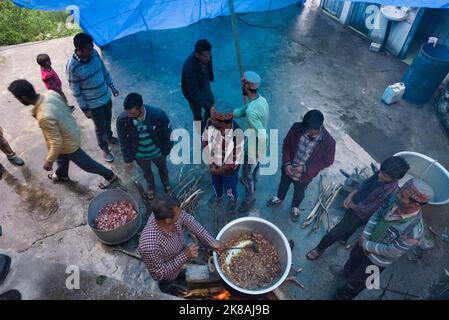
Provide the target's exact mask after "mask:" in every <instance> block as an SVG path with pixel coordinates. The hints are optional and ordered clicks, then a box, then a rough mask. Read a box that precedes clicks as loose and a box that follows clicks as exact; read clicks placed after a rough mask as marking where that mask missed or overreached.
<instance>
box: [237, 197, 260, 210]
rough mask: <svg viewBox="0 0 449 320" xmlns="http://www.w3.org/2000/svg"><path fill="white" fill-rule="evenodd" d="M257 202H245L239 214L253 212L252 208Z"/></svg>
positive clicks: (240, 207) (241, 205)
mask: <svg viewBox="0 0 449 320" xmlns="http://www.w3.org/2000/svg"><path fill="white" fill-rule="evenodd" d="M255 202H256V199H254V200H252V201H250V202H248V201H243V202H242V203H241V204H240V206H239V212H240V213H245V212H248V211H249V210H251V208H252V207H253V206H254V203H255Z"/></svg>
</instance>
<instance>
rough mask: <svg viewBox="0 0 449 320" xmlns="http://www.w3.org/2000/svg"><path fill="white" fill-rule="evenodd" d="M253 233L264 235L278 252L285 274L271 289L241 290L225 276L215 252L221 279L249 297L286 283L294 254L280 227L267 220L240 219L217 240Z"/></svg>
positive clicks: (229, 226) (222, 230) (226, 239)
mask: <svg viewBox="0 0 449 320" xmlns="http://www.w3.org/2000/svg"><path fill="white" fill-rule="evenodd" d="M251 233H260V234H262V235H263V236H264V237H265V238H266V239H267V240H268V241H270V242H271V244H272V245H273V246H274V247H275V249H276V250H277V251H278V254H279V259H280V261H281V267H282V270H283V273H282V276H281V277H280V278H279V279H278V281H276V283H274V284H273V285H272V286H270V287H267V288H264V289H259V290H250V289H245V288H240V287H238V286H237V285H235V284H234V283H232V282H231V280H229V279H228V278H227V277H226V276H225V275H224V273H223V271H222V269H221V266H220V263H219V262H218V255H217V254H216V253H215V252H214V265H215V268H216V269H217V272H218V274H219V275H220V277H221V278H222V279H223V280H224V281H225V282H226V283H227V284H228V285H229V286H230V287H231V288H233V289H235V290H237V291H239V292H242V293H245V294H249V295H262V294H265V293H268V292H270V291H272V290H274V289H276V288H277V287H278V286H280V285H281V284H282V283H283V282H284V281H285V278H287V276H288V273H289V272H290V267H291V264H292V252H291V249H290V245H289V243H288V240H287V238H286V237H285V236H284V234H283V233H282V231H281V230H279V228H278V227H276V226H275V225H274V224H272V223H271V222H269V221H267V220H265V219H261V218H256V217H245V218H240V219H236V220H234V221H232V222H230V223H228V224H227V225H225V226H224V227H223V229H221V231H220V232H219V233H218V235H217V240H220V241H224V242H226V241H229V240H231V239H234V238H236V237H239V236H241V235H243V234H251Z"/></svg>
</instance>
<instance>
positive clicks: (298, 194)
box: [277, 168, 309, 208]
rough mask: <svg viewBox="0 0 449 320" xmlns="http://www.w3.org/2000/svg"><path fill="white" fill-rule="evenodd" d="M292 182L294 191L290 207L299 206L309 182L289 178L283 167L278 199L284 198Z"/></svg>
mask: <svg viewBox="0 0 449 320" xmlns="http://www.w3.org/2000/svg"><path fill="white" fill-rule="evenodd" d="M292 183H293V187H294V192H293V199H292V208H293V207H296V208H297V207H299V205H300V204H301V202H302V200H303V199H304V194H305V192H306V188H307V185H308V184H309V183H304V182H301V181H294V180H293V179H292V178H290V177H289V176H288V175H287V174H286V173H285V172H284V168H282V175H281V182H280V183H279V188H278V193H277V196H278V198H279V199H281V200H284V199H285V196H286V195H287V191H288V189H289V188H290V184H292Z"/></svg>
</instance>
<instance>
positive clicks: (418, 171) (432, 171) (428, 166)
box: [395, 151, 449, 205]
mask: <svg viewBox="0 0 449 320" xmlns="http://www.w3.org/2000/svg"><path fill="white" fill-rule="evenodd" d="M395 156H398V157H402V158H404V159H405V161H407V162H408V164H409V165H410V169H409V170H408V172H407V174H406V175H405V176H404V178H402V179H401V180H400V181H399V185H400V186H402V185H403V184H404V183H405V182H406V181H408V180H409V179H410V178H419V179H422V180H424V181H425V182H426V183H428V184H429V185H430V186H431V187H432V189H433V191H434V196H433V198H432V199H430V201H429V204H432V205H444V204H448V203H449V172H448V170H447V169H446V168H444V167H443V166H442V165H441V164H440V163H438V160H434V159H432V158H430V157H428V156H426V155H424V154H421V153H418V152H413V151H402V152H399V153H396V154H395Z"/></svg>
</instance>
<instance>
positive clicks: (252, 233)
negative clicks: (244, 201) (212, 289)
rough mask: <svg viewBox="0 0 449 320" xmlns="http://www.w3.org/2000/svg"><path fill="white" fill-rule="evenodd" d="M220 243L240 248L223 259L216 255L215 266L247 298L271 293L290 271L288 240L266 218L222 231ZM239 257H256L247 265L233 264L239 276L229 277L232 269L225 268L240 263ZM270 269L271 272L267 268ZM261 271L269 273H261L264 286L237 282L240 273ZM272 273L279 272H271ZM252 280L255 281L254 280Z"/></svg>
mask: <svg viewBox="0 0 449 320" xmlns="http://www.w3.org/2000/svg"><path fill="white" fill-rule="evenodd" d="M217 240H219V241H221V242H223V243H225V244H231V245H232V247H234V248H237V249H231V250H225V251H224V252H223V253H222V254H221V255H220V256H219V255H217V253H215V252H214V265H215V268H216V269H217V272H218V274H219V275H220V277H221V278H222V279H223V280H224V281H225V282H226V284H228V285H229V286H230V287H231V288H233V289H235V290H237V291H239V292H241V293H244V294H248V295H262V294H265V293H268V292H270V291H272V290H274V289H276V288H277V287H278V286H280V285H281V284H282V283H283V282H284V281H285V279H286V278H287V276H288V273H289V272H290V267H291V261H292V254H291V249H290V245H289V243H288V240H287V238H286V237H285V236H284V234H283V233H282V231H281V230H279V228H278V227H276V226H275V225H274V224H272V223H271V222H269V221H267V220H265V219H261V218H256V217H245V218H240V219H236V220H234V221H232V222H230V223H228V224H227V225H226V226H224V227H223V229H221V231H220V232H219V234H218V235H217ZM254 244H255V247H254ZM251 251H253V252H251ZM239 255H249V256H250V257H251V256H252V257H254V258H253V259H252V260H251V261H248V262H249V263H248V266H246V265H238V264H237V265H233V266H232V267H231V268H232V269H233V270H231V271H233V272H235V273H237V274H236V276H230V274H229V271H230V270H225V269H224V268H229V267H230V265H231V264H232V263H236V262H238V261H239V260H238V256H239ZM278 264H279V265H278ZM268 266H269V268H268V269H264V268H267V267H268ZM278 268H279V269H278ZM258 269H260V270H262V271H263V270H266V272H267V273H270V274H266V275H264V274H261V276H262V277H260V281H261V283H260V284H261V285H262V287H260V286H252V285H251V284H252V283H251V282H247V283H246V284H248V286H244V285H242V283H238V282H239V281H238V279H241V278H242V277H239V276H241V275H239V273H242V272H248V271H249V272H250V273H248V275H250V276H254V274H255V273H257V271H258ZM273 269H278V270H273ZM260 270H259V271H260ZM273 271H276V273H272V272H273ZM277 271H278V272H277ZM274 274H276V277H275V278H273V276H274ZM252 279H253V280H254V279H256V278H254V277H252Z"/></svg>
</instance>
